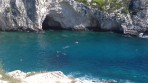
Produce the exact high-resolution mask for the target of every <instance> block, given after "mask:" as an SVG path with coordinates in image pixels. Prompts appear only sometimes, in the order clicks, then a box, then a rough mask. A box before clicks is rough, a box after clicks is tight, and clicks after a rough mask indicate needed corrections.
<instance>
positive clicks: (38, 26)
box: [0, 0, 95, 31]
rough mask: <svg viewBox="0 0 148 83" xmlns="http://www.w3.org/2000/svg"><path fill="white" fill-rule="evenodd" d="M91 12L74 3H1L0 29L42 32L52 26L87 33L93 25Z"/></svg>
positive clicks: (66, 0) (63, 0)
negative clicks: (86, 30) (85, 31)
mask: <svg viewBox="0 0 148 83" xmlns="http://www.w3.org/2000/svg"><path fill="white" fill-rule="evenodd" d="M90 12H91V10H89V9H88V8H87V7H86V6H85V5H83V4H79V3H77V2H75V1H74V0H31V1H28V0H1V1H0V28H1V30H3V31H5V30H31V31H40V30H43V29H44V30H48V29H49V27H50V28H54V29H59V28H63V29H79V30H85V29H86V27H92V26H93V22H94V18H93V16H91V14H90ZM94 26H95V25H94Z"/></svg>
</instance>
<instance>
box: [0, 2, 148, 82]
mask: <svg viewBox="0 0 148 83" xmlns="http://www.w3.org/2000/svg"><path fill="white" fill-rule="evenodd" d="M86 1H87V3H84V2H81V0H30V1H28V0H0V30H1V31H2V32H0V34H1V35H0V38H1V41H0V43H1V44H0V45H1V46H0V50H1V51H0V55H3V53H4V54H5V53H6V52H5V51H8V50H9V49H10V50H9V52H10V53H8V54H7V53H6V57H5V55H4V56H1V57H4V58H3V59H4V61H5V59H6V61H8V60H9V59H10V58H8V57H11V56H9V55H13V53H14V55H13V56H15V55H16V56H17V57H19V56H21V55H23V54H24V55H23V56H25V58H26V55H35V54H36V53H37V54H36V55H37V56H38V57H40V56H42V57H44V59H45V61H49V62H48V63H50V64H51V63H52V65H56V66H61V63H59V62H63V63H62V66H63V64H64V66H65V63H67V62H69V60H67V59H69V58H70V59H71V58H72V59H73V58H76V57H75V55H79V56H78V58H77V59H78V60H79V58H80V59H84V58H85V59H86V62H87V60H88V57H86V56H89V58H90V55H91V54H93V55H95V57H96V58H97V60H96V58H92V59H93V60H94V61H95V60H96V61H98V63H95V62H93V60H92V61H90V60H88V62H91V63H92V64H95V67H94V66H92V64H91V66H88V65H87V66H86V65H85V63H83V64H84V65H82V67H83V66H84V68H85V67H86V68H85V69H86V70H87V68H88V70H87V71H90V70H89V68H91V67H94V71H95V72H94V71H93V70H91V71H93V73H96V71H97V72H98V70H97V68H96V67H97V66H96V65H98V64H99V65H100V64H102V62H104V65H107V64H109V63H113V64H111V65H114V64H115V66H117V67H119V69H120V66H119V65H123V66H124V65H126V64H128V65H129V64H132V62H130V61H129V59H130V60H131V61H134V63H136V62H137V64H136V65H134V66H136V67H137V65H138V67H139V68H141V69H142V70H143V71H145V72H146V69H147V67H146V66H145V64H144V63H146V61H147V58H145V57H147V56H146V54H147V50H146V46H147V44H146V43H145V41H143V40H139V39H127V38H126V37H123V39H121V36H120V35H119V37H118V36H112V34H111V33H109V35H107V36H108V37H110V35H111V36H112V37H111V39H110V40H112V39H114V38H115V39H116V38H117V39H119V40H120V41H117V40H115V41H114V40H113V41H111V43H110V44H108V43H106V41H108V40H104V39H108V38H107V37H106V35H105V34H108V33H105V34H103V35H101V34H102V33H97V34H96V33H91V32H90V33H89V32H88V34H89V35H93V36H95V38H94V37H90V36H89V35H88V34H87V32H86V33H84V34H83V33H79V32H74V33H73V32H70V33H68V34H66V35H65V33H62V34H61V33H60V35H59V33H57V32H56V35H55V33H53V32H52V31H51V32H49V33H53V34H54V36H53V34H50V35H51V36H49V35H48V34H47V33H45V34H35V33H29V35H30V37H28V36H27V35H26V34H28V33H26V34H25V35H22V34H24V33H20V34H17V33H5V32H7V31H8V32H9V31H10V32H14V31H16V32H42V31H47V30H74V31H84V32H85V31H95V32H104V31H105V32H117V33H122V34H127V35H134V36H139V37H143V35H147V34H148V30H147V29H148V1H147V0H128V3H127V4H126V5H125V4H124V0H116V1H117V3H121V4H124V5H122V6H120V7H119V8H116V9H114V8H112V7H111V5H110V4H109V5H106V6H104V8H109V9H107V10H101V9H98V8H95V7H93V6H97V5H96V4H95V3H93V0H86ZM106 1H108V0H106ZM91 4H93V5H91ZM124 9H126V10H124ZM108 10H110V11H108ZM123 10H124V11H123ZM71 33H72V35H71V36H72V37H69V34H71ZM7 34H9V36H8V35H7ZM31 34H33V36H32V35H31ZM77 34H80V35H77ZM94 34H95V35H94ZM11 35H13V36H11ZM47 35H48V37H47ZM75 35H76V36H75ZM85 35H86V36H85ZM96 35H97V36H96ZM100 35H101V36H102V37H100ZM104 35H105V36H104ZM52 36H53V37H52ZM61 36H62V37H61ZM44 37H45V38H44ZM59 37H60V38H59ZM79 37H80V39H83V38H84V37H85V38H87V37H88V39H85V38H84V40H85V41H87V40H89V44H90V45H89V46H88V47H90V48H91V50H92V49H93V50H94V52H90V53H89V51H90V49H89V50H86V54H85V51H84V50H82V49H84V48H83V47H85V46H86V48H87V45H88V42H84V40H80V41H79V39H75V38H79ZM97 37H98V38H100V40H97V39H96V38H97ZM7 38H8V40H7ZM11 38H12V40H11ZM48 38H51V39H54V40H52V41H51V40H48ZM64 38H72V39H67V40H68V42H65V40H66V39H65V40H63V39H64ZM9 39H10V40H9ZM28 39H29V40H28ZM33 39H34V40H33ZM58 39H59V40H58ZM73 39H74V40H73ZM92 39H93V40H92ZM101 39H102V40H101ZM14 40H18V41H14ZM55 40H56V41H55ZM10 41H11V42H10ZM28 41H29V43H28ZM32 41H33V42H32ZM69 41H70V43H69ZM96 41H97V42H102V41H103V43H101V44H102V45H100V44H98V43H96ZM122 41H124V42H122ZM127 41H128V42H129V43H130V45H129V44H128V43H127ZM134 41H139V42H137V43H133V42H134ZM146 41H147V40H146ZM71 42H72V44H74V45H80V48H82V49H78V48H77V50H76V49H75V48H76V47H75V46H73V45H71ZM73 42H74V43H73ZM81 42H83V44H82V43H81ZM92 42H93V43H95V44H96V45H98V47H97V46H96V45H93V46H94V47H95V46H96V48H97V49H95V48H94V47H92ZM114 42H118V43H117V44H119V42H120V43H121V44H119V46H121V47H122V49H116V48H114V49H112V48H107V47H108V46H110V45H111V47H114V46H112V44H115V43H114ZM131 42H132V43H131ZM17 43H18V44H19V45H17ZM59 43H64V44H63V45H61V44H59ZM104 43H105V44H104ZM142 43H143V44H145V45H143V44H142ZM34 44H35V45H34ZM55 44H57V48H62V49H63V50H65V49H69V48H71V47H72V48H73V49H74V50H73V51H74V52H72V50H71V51H70V50H68V51H66V52H68V53H69V54H71V56H69V55H67V54H65V53H61V51H59V49H57V48H56V46H55ZM67 44H68V45H67ZM69 44H70V46H69ZM134 44H135V45H134ZM7 45H8V46H7ZM15 45H16V48H13V49H12V48H11V47H10V48H9V46H12V47H15ZM32 45H34V46H32ZM50 45H53V46H51V47H52V49H53V48H54V49H56V50H54V52H53V54H52V52H51V50H50V51H49V48H51V47H50ZM58 45H59V47H58ZM65 45H66V46H65ZM81 45H82V46H81ZM136 45H141V46H139V47H136ZM36 46H37V47H36ZM46 46H48V47H46ZM60 46H62V47H60ZM99 46H100V47H101V48H99ZM124 46H125V47H124ZM134 46H135V47H134ZM17 47H19V49H22V48H23V49H24V48H25V47H26V49H24V50H26V51H25V52H24V51H21V50H19V51H20V52H19V53H17V51H18V48H17ZM35 47H36V48H39V50H38V49H36V48H35ZM117 47H118V46H117ZM140 47H141V48H140ZM45 48H46V49H48V51H47V50H46V49H45ZM3 49H4V50H3ZM27 49H29V52H28V50H27ZM32 49H35V52H34V51H33V52H32ZM102 49H105V50H107V51H108V52H109V53H108V54H106V51H105V50H102ZM125 49H127V50H125ZM131 49H133V50H131ZM15 50H17V51H15ZM30 50H31V51H30ZM75 50H76V52H79V50H81V51H80V53H78V54H75V53H76V52H75ZM97 50H99V56H101V55H106V56H105V57H103V59H105V60H104V61H102V60H103V59H100V58H99V57H98V51H97ZM100 50H101V51H100ZM112 50H113V51H112ZM117 50H118V51H119V53H117V54H119V55H123V56H121V57H119V56H116V55H115V54H113V53H114V52H115V51H117ZM139 50H140V51H139ZM38 51H41V53H39V52H38ZM55 51H56V52H55ZM124 51H129V54H128V53H127V54H124ZM26 52H28V53H30V54H26ZM50 52H51V56H49V55H46V54H48V53H49V54H50ZM32 53H33V54H32ZM81 53H82V54H81ZM87 53H88V54H89V55H87ZM141 54H142V55H143V56H142V57H140V55H141ZM81 55H86V56H85V57H83V58H82V57H80V56H81ZM110 55H111V56H113V57H118V58H117V60H114V59H113V60H112V58H110V57H109V56H110ZM114 55H115V56H114ZM124 55H128V56H130V55H133V56H134V55H137V56H136V60H135V57H134V60H133V57H131V56H130V57H129V58H128V59H125V60H124V58H125V57H127V56H125V57H124ZM61 56H62V57H61ZM21 57H22V56H21ZM38 57H35V56H33V57H32V60H33V59H34V58H37V59H38ZM101 57H102V56H101ZM106 57H107V59H106ZM139 57H140V58H139ZM7 58H8V59H7ZM29 58H31V56H29ZM48 58H49V60H48ZM50 58H51V59H50ZM121 58H123V60H121V61H118V60H119V59H121ZM137 58H138V60H137ZM39 59H40V58H39ZM54 59H57V60H58V61H59V62H58V61H56V60H54ZM65 59H66V60H65ZM77 59H76V61H75V62H74V64H73V63H71V64H72V65H74V67H75V64H78V63H76V62H78V61H77ZM145 59H146V60H145ZM15 60H16V62H17V59H15ZM27 60H28V58H27ZM99 60H100V61H99ZM141 60H144V61H145V62H144V61H141ZM19 61H20V62H23V59H22V58H21V59H20V58H19ZM24 61H25V60H24ZM79 61H81V60H79ZM101 61H102V62H101ZM116 61H117V62H116ZM128 61H129V62H128ZM12 62H14V63H15V61H12ZM26 62H27V61H26ZM28 62H29V61H28ZM37 62H38V60H37V61H36V62H34V64H35V65H36V68H38V65H40V64H36V63H37ZM84 62H85V60H84ZM124 62H127V63H124ZM6 63H9V62H6ZM29 63H30V62H29ZM117 63H119V64H117ZM123 63H124V64H123ZM139 63H140V64H139ZM42 64H46V65H47V62H43V63H42ZM59 64H60V65H59ZM141 64H142V66H141ZM143 64H144V65H143ZM11 65H12V64H11ZM23 65H25V62H24V63H23ZM52 65H51V66H52ZM66 65H67V64H66ZM89 65H90V64H89ZM13 66H14V65H13ZM19 66H21V65H19ZM29 66H30V65H29ZM29 66H28V65H27V67H29ZM31 66H33V65H31ZM101 66H102V65H100V66H99V67H100V70H102V72H103V70H105V69H107V68H108V67H106V66H105V67H104V66H103V67H104V69H101ZM107 66H109V67H110V65H107ZM129 66H130V67H131V66H133V65H129ZM7 67H10V65H8V64H7ZM41 67H42V66H41ZM76 67H77V66H76ZM76 67H75V68H76ZM103 67H102V68H103ZM130 67H128V68H129V69H130ZM68 68H69V67H68ZM95 68H96V69H95ZM133 68H134V69H136V68H135V67H133ZM12 69H13V67H12ZM22 69H23V67H22ZM45 69H46V67H45ZM49 69H52V67H51V68H50V67H49ZM61 69H62V68H61ZM65 69H67V68H65ZM72 69H74V68H73V67H72ZM72 69H71V70H72ZM80 69H82V68H80ZM109 69H114V67H113V68H112V66H111V68H109ZM121 69H122V67H121ZM131 69H132V68H131ZM115 70H116V69H115ZM137 70H140V69H137ZM61 71H62V70H61ZM61 71H57V72H41V73H39V72H28V73H25V72H22V71H20V70H17V71H13V72H9V73H6V75H8V76H10V77H12V78H14V79H16V80H19V81H21V83H37V82H39V83H49V80H50V81H52V82H50V83H117V82H118V81H115V80H113V81H96V80H81V79H79V78H71V77H69V76H66V75H67V74H66V75H64V74H63V73H62V72H61ZM65 71H66V70H65ZM82 71H84V70H82ZM110 71H112V70H110ZM100 72H101V71H100ZM100 72H99V73H100ZM121 72H124V73H125V72H126V74H127V72H129V71H128V69H127V70H126V71H125V70H124V68H123V70H121V71H118V73H117V74H116V73H115V72H113V73H112V72H109V73H111V74H109V75H108V72H107V73H106V71H104V72H103V75H105V76H113V78H114V77H115V78H118V77H122V75H123V77H122V78H123V79H127V78H131V79H130V80H131V81H137V82H143V83H147V79H148V77H147V75H145V74H143V72H142V74H143V75H141V73H140V74H139V73H138V74H137V71H136V74H134V75H135V76H133V74H131V73H130V74H127V75H129V77H128V76H126V75H125V77H124V74H123V73H122V74H121V76H120V75H119V73H121ZM132 72H133V71H132ZM100 74H101V73H100ZM139 76H140V77H139ZM2 77H3V75H1V76H0V78H2ZM138 78H139V79H138ZM142 78H146V79H145V80H143V79H142ZM120 81H122V80H119V83H120ZM0 82H1V83H8V81H7V80H3V79H2V80H0ZM127 82H128V81H127ZM121 83H122V82H121ZM123 83H125V82H123Z"/></svg>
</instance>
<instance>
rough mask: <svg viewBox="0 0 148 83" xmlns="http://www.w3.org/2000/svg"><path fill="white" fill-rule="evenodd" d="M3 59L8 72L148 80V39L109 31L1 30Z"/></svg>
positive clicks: (122, 82) (135, 82) (135, 81)
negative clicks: (60, 73)
mask: <svg viewBox="0 0 148 83" xmlns="http://www.w3.org/2000/svg"><path fill="white" fill-rule="evenodd" d="M0 59H1V62H2V64H4V68H5V69H6V70H7V71H12V70H16V69H19V70H22V71H26V72H27V71H63V72H64V73H65V74H66V75H72V76H74V77H78V78H81V79H94V80H117V81H118V82H119V83H125V82H127V83H128V82H132V83H148V39H141V38H134V37H126V36H123V35H120V34H115V33H109V32H108V33H104V32H102V33H101V32H99V33H97V32H71V31H49V32H45V33H42V34H37V33H21V32H0Z"/></svg>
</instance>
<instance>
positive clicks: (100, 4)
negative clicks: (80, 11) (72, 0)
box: [76, 0, 130, 13]
mask: <svg viewBox="0 0 148 83" xmlns="http://www.w3.org/2000/svg"><path fill="white" fill-rule="evenodd" d="M76 1H78V2H81V3H84V4H86V5H88V6H91V7H93V8H96V9H99V10H101V11H104V12H108V13H112V12H113V11H115V10H118V9H121V13H128V4H129V1H130V0H123V1H119V0H92V1H91V2H87V0H76Z"/></svg>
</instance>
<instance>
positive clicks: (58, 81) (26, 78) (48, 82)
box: [0, 70, 108, 83]
mask: <svg viewBox="0 0 148 83" xmlns="http://www.w3.org/2000/svg"><path fill="white" fill-rule="evenodd" d="M8 75H9V76H10V77H12V78H15V79H18V80H20V82H21V83H108V82H96V81H88V80H80V79H77V78H70V77H67V76H66V75H64V74H63V73H62V72H61V71H54V72H45V73H33V74H32V73H30V72H29V73H24V72H22V71H20V70H16V71H12V72H9V73H8ZM0 83H1V81H0ZM2 83H3V82H2ZM4 83H8V82H5V81H4Z"/></svg>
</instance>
